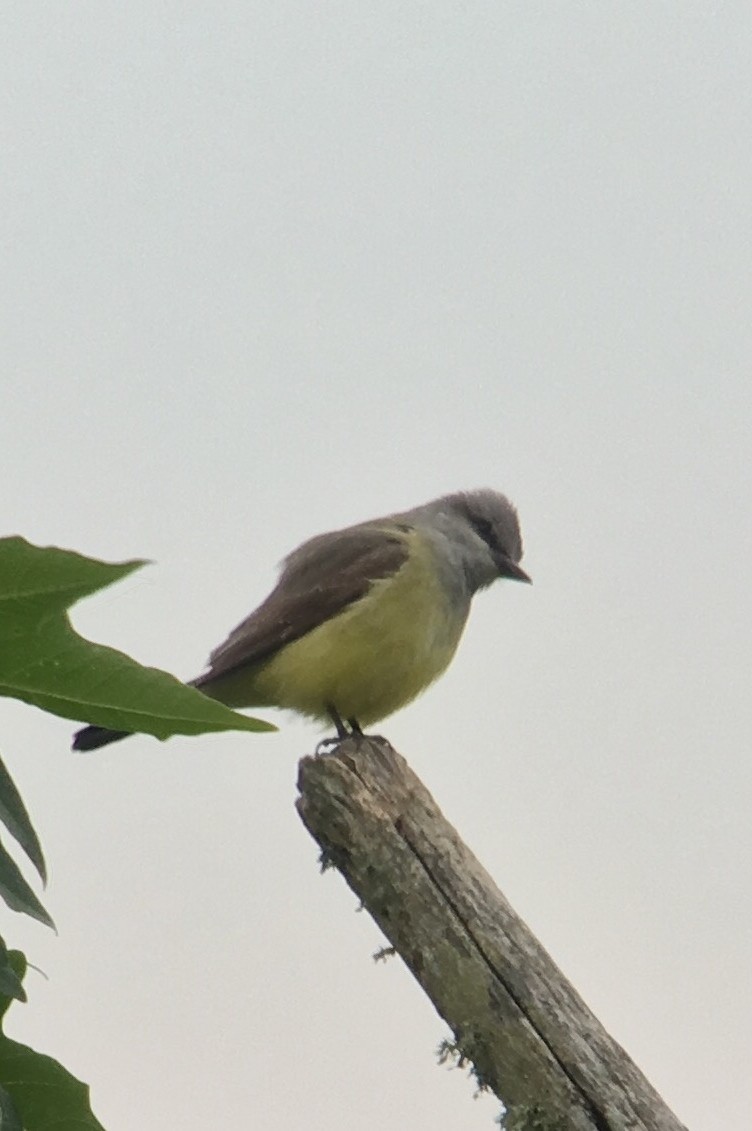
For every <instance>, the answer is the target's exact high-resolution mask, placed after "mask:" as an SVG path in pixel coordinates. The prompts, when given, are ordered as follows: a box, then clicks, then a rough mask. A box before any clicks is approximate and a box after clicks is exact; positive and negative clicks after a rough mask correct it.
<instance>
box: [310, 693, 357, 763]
mask: <svg viewBox="0 0 752 1131" xmlns="http://www.w3.org/2000/svg"><path fill="white" fill-rule="evenodd" d="M326 710H327V714H328V715H329V718H330V719H331V720H332V722H333V723H334V725H335V727H336V728H337V737H336V738H322V739H321V742H319V743H317V745H316V753H317V754H323V753H325V752H326V750H328V749H333V748H334V747H335V746H338V745H339V743H340V742H341V741H342V739H343V738H347V737H348V735H349V733H350V732H349V731H348V729H347V727H346V726H345V724H344V722H343V721H342V716H341V715H340V713H339V711H338V710H337V708H336V707H335V706H334V704H333V703H327V705H326Z"/></svg>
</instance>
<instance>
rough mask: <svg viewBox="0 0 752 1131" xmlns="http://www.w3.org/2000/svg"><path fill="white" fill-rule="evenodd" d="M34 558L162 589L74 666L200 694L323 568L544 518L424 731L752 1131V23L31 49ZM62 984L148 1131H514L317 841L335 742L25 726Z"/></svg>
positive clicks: (5, 708) (82, 1059)
mask: <svg viewBox="0 0 752 1131" xmlns="http://www.w3.org/2000/svg"><path fill="white" fill-rule="evenodd" d="M0 25H1V26H0V54H1V55H2V58H1V59H0V64H1V65H0V74H2V76H3V77H2V84H3V88H4V112H3V115H2V119H3V125H2V131H3V137H2V152H3V161H2V172H1V174H0V176H2V185H3V187H2V220H1V221H0V223H1V224H2V232H3V270H2V279H1V281H0V285H1V286H2V288H3V291H4V294H3V296H2V302H1V303H0V311H1V312H2V313H1V314H0V317H2V321H3V327H2V340H3V354H4V363H3V378H2V380H3V387H4V394H5V395H4V397H3V411H2V416H1V418H0V452H1V453H2V455H1V456H0V458H2V463H3V468H4V474H3V482H4V485H5V489H4V491H3V506H2V510H3V526H4V528H5V531H6V532H7V533H23V534H25V535H26V536H27V537H28V538H30V539H31V540H33V541H36V542H39V543H41V544H48V543H52V544H57V545H62V546H67V547H70V548H74V549H78V550H81V551H83V552H87V553H90V554H93V555H96V556H100V557H103V558H105V559H109V560H120V559H123V558H130V557H141V556H143V557H149V558H152V559H154V560H155V562H156V565H154V566H153V567H151V568H149V569H148V570H144V571H142V572H141V573H139V574H138V575H136V576H134V577H133V578H131V579H129V580H127V581H126V582H124V583H123V584H121V585H120V586H118V587H117V588H116V589H113V590H111V591H110V592H107V593H105V594H104V595H102V596H101V597H99V598H97V599H95V600H91V601H89V602H87V603H86V604H85V605H84V606H81V607H80V609H79V610H78V611H77V613H76V618H75V619H76V623H77V625H78V627H79V628H80V629H81V630H82V631H83V632H85V633H86V634H88V635H90V636H92V637H93V638H96V639H99V640H102V641H105V642H107V643H111V644H113V645H115V646H118V647H121V648H124V649H125V650H127V651H129V652H131V653H132V654H133V655H135V656H136V657H137V658H138V659H140V660H142V661H144V662H148V663H153V664H157V665H159V666H162V667H164V668H167V669H168V670H170V671H174V672H175V673H176V674H178V675H180V676H183V677H186V678H187V677H190V676H192V675H195V674H196V673H197V672H198V671H200V670H201V668H202V665H203V663H204V660H205V657H206V655H207V653H208V652H209V650H210V649H211V648H212V647H213V646H214V645H215V644H216V643H218V642H219V641H220V640H221V639H222V638H223V637H224V635H225V634H226V632H227V631H228V630H229V629H230V628H231V627H232V626H233V625H234V624H235V623H236V622H237V621H238V620H240V619H241V618H242V617H243V616H244V615H245V614H246V613H247V612H248V611H249V610H250V609H251V608H252V607H253V606H254V605H255V604H256V603H258V601H259V600H261V599H262V598H263V597H264V596H265V594H266V592H267V590H268V588H269V586H270V585H271V583H272V581H273V578H274V565H275V562H277V561H278V560H279V559H280V558H281V557H282V555H283V554H284V553H285V552H286V551H287V550H289V549H290V548H291V547H292V546H294V545H295V544H297V543H298V542H300V541H301V540H302V539H303V538H304V537H307V536H309V535H311V534H313V533H316V532H319V531H321V530H325V529H331V528H334V527H337V526H341V525H345V524H347V523H350V522H352V521H356V520H360V519H363V518H368V517H372V516H375V515H378V514H380V513H385V512H388V511H390V510H393V509H396V508H402V507H407V506H411V505H413V504H415V503H419V502H422V501H424V500H426V499H428V498H431V497H432V496H434V495H437V494H440V493H441V492H444V491H447V490H452V489H456V488H467V487H475V486H493V487H496V488H499V489H501V490H503V491H505V492H507V493H508V494H509V495H510V497H511V498H512V499H513V500H514V501H515V502H516V503H517V505H518V507H519V509H520V514H521V519H522V524H523V531H524V534H525V540H526V557H525V566H526V568H527V569H529V571H530V572H531V574H532V575H533V577H534V580H535V584H534V586H533V587H532V588H531V589H529V588H527V587H523V586H514V585H506V586H503V585H499V586H496V587H494V588H493V589H491V590H490V591H489V592H487V593H484V594H483V595H481V597H480V598H478V600H477V601H476V604H475V608H474V612H473V615H472V618H471V622H470V624H469V627H468V629H467V632H466V634H465V638H464V640H463V642H462V645H461V648H460V652H459V654H458V656H457V659H456V660H455V663H454V665H453V667H452V668H451V670H450V672H449V673H448V674H447V675H446V677H445V678H444V679H443V680H442V681H441V683H439V684H438V685H437V686H436V687H435V688H433V689H432V690H431V691H430V692H428V693H427V694H426V695H425V697H424V698H422V699H421V700H420V701H418V702H417V703H416V704H414V705H412V706H411V707H409V708H408V709H407V710H405V711H404V712H402V713H401V714H399V715H397V716H395V717H394V718H393V719H392V720H390V721H389V722H388V723H387V724H385V725H383V726H382V727H381V728H380V729H382V730H383V731H385V733H386V734H387V735H388V737H389V738H390V739H391V741H392V742H393V743H394V745H395V746H396V747H397V748H398V749H400V750H401V751H402V752H403V753H404V754H405V755H406V757H407V758H408V760H409V761H410V763H411V764H412V766H413V767H414V768H415V769H416V771H417V772H418V774H419V775H420V776H421V777H422V778H423V779H424V781H425V782H426V784H427V785H428V787H429V788H430V789H431V791H432V792H433V793H434V795H435V797H436V799H437V801H438V802H439V804H440V805H441V806H442V808H443V809H444V811H445V813H446V814H447V816H448V817H449V818H450V819H451V820H453V821H454V822H455V823H456V825H457V827H458V829H459V831H460V833H461V834H462V836H463V837H464V838H465V839H466V841H467V842H468V843H469V844H470V845H471V847H472V848H473V849H474V850H475V851H476V852H477V853H478V855H479V857H480V859H481V860H482V861H483V863H484V864H485V866H486V867H487V868H489V870H490V871H491V872H492V874H493V875H494V876H495V878H496V879H497V881H498V883H499V885H500V886H501V888H502V889H503V890H504V891H505V893H506V894H507V895H508V897H509V898H510V899H511V901H512V903H513V904H514V906H515V907H516V909H517V910H518V911H519V912H520V913H521V914H522V915H523V916H524V918H525V919H526V920H527V921H528V923H529V924H530V926H531V927H532V929H533V930H534V931H535V933H536V934H537V935H538V937H539V938H540V940H541V941H542V943H543V944H544V945H545V946H546V948H547V949H548V950H549V951H550V953H551V954H552V955H553V957H554V958H555V960H556V961H557V962H558V963H559V965H560V966H561V967H562V968H563V970H564V972H565V973H566V974H567V975H568V977H570V978H571V980H572V981H573V982H574V984H575V986H576V987H577V988H578V990H579V991H580V992H581V993H582V995H583V996H584V997H585V999H586V1001H587V1002H588V1003H589V1005H590V1006H591V1007H592V1008H593V1010H594V1011H595V1013H596V1014H597V1015H598V1017H599V1018H600V1020H601V1021H602V1022H603V1024H604V1025H605V1026H606V1027H607V1029H608V1030H609V1031H610V1032H611V1033H612V1035H613V1036H614V1037H615V1038H616V1039H617V1040H618V1041H619V1042H620V1043H621V1044H623V1045H624V1047H625V1048H626V1049H627V1050H628V1051H629V1053H630V1054H631V1055H632V1056H633V1057H634V1059H635V1060H636V1061H637V1062H638V1064H639V1065H640V1066H641V1068H642V1069H643V1070H644V1071H645V1072H646V1074H647V1075H648V1077H649V1079H650V1080H651V1081H652V1083H653V1084H654V1085H655V1086H656V1087H657V1088H658V1089H659V1090H660V1091H661V1093H662V1094H663V1095H664V1097H665V1099H666V1101H667V1102H668V1103H669V1104H670V1105H671V1106H672V1107H673V1109H674V1110H675V1111H676V1113H677V1115H678V1116H679V1117H680V1118H681V1119H683V1120H684V1121H685V1122H686V1123H687V1124H688V1125H689V1126H690V1127H691V1128H692V1131H716V1129H717V1128H719V1127H723V1128H724V1131H747V1129H748V1127H749V1111H750V1106H751V1105H752V1074H750V1071H749V1065H750V1061H751V1060H752V1046H751V1043H750V1032H749V1017H750V1014H752V980H751V979H750V976H749V971H750V966H751V964H752V907H751V906H750V890H752V832H751V831H750V819H749V809H750V805H749V797H750V789H751V788H752V769H751V768H750V756H749V754H750V752H749V746H750V731H751V729H752V717H751V714H752V713H751V711H750V695H749V683H750V666H751V665H750V661H751V660H752V654H751V653H752V646H751V644H750V640H751V638H752V633H751V632H750V612H751V611H752V600H751V598H750V588H749V569H750V556H751V551H752V522H751V521H750V508H749V449H750V416H751V412H750V410H751V408H752V385H751V381H750V377H751V367H752V329H751V328H750V327H751V324H750V317H749V292H750V262H751V255H752V246H751V239H750V237H751V236H752V220H751V216H752V209H750V174H751V173H752V159H751V158H750V111H751V109H752V105H751V103H752V67H751V66H750V56H751V53H752V9H750V7H749V5H748V4H742V3H733V2H732V3H727V4H723V5H708V4H707V3H702V4H700V3H694V2H687V3H683V4H662V3H655V2H654V0H653V2H651V3H647V2H635V3H631V4H628V5H625V4H621V3H610V2H603V0H601V2H599V3H586V2H578V3H577V2H573V0H562V2H560V3H556V4H541V3H536V2H531V0H527V2H525V3H514V4H512V3H498V2H495V3H469V4H468V3H463V4H459V3H449V2H446V0H435V2H434V3H431V4H428V3H415V2H409V0H408V2H405V0H400V2H399V3H390V2H384V0H382V2H381V3H378V4H364V3H363V4H361V3H349V4H345V3H341V2H339V3H326V4H316V5H314V4H299V3H298V4H292V3H286V2H284V0H274V3H267V2H264V3H247V2H244V3H239V2H235V3H232V2H230V3H226V4H223V5H220V6H217V5H214V4H198V3H194V2H188V3H183V4H175V3H163V4H159V5H155V4H153V3H148V4H147V3H142V2H140V0H134V2H133V3H131V4H128V5H122V4H112V3H108V2H104V0H97V2H96V3H93V2H88V3H71V4H65V5H51V4H46V5H29V4H25V3H24V4H19V3H12V2H11V3H10V4H6V5H5V6H4V8H3V11H2V14H0ZM0 706H1V709H2V718H3V726H2V751H3V756H4V757H6V758H7V761H8V764H9V766H10V767H11V769H12V772H13V773H14V774H15V776H16V779H17V781H18V784H19V787H20V788H21V790H22V792H23V794H24V796H25V798H26V800H27V802H28V804H29V807H30V809H31V812H32V815H33V818H34V820H35V822H36V824H37V827H38V829H39V831H40V834H41V836H42V840H43V844H44V846H45V849H46V851H47V854H48V857H49V861H50V866H51V883H50V886H49V889H48V892H47V897H46V902H47V905H48V907H49V909H50V911H51V913H52V914H53V915H54V917H55V919H56V921H57V924H58V927H59V932H60V934H59V937H58V938H53V937H52V936H51V934H50V933H49V932H45V931H44V929H43V928H41V927H37V926H36V925H34V924H29V925H28V926H27V925H26V924H24V923H23V922H22V921H21V920H20V918H19V917H16V916H12V915H11V913H7V915H6V916H4V923H3V926H2V933H3V934H4V935H5V936H6V938H7V939H8V940H9V941H10V942H11V943H15V944H17V945H22V946H24V947H25V949H26V950H27V952H28V954H29V956H30V959H31V960H32V961H33V962H35V963H36V964H37V965H39V966H41V967H43V968H44V970H45V971H46V972H47V974H48V975H49V981H48V982H45V981H43V980H42V979H41V978H39V977H36V976H34V975H33V974H31V975H30V976H29V989H30V991H31V998H32V1000H31V1004H30V1005H29V1006H28V1007H26V1008H14V1010H13V1011H12V1020H11V1021H10V1023H9V1030H10V1032H11V1035H13V1036H17V1037H18V1038H19V1039H23V1040H26V1041H28V1042H29V1043H32V1044H34V1045H35V1046H37V1047H40V1048H41V1049H43V1050H44V1051H47V1052H49V1053H51V1054H53V1055H55V1056H57V1057H59V1059H60V1060H62V1061H63V1063H65V1064H66V1065H67V1066H68V1067H69V1068H70V1069H71V1070H73V1071H74V1072H76V1073H77V1074H78V1075H79V1076H81V1077H82V1078H83V1079H85V1080H87V1081H89V1082H90V1083H91V1086H92V1100H93V1105H94V1110H95V1111H96V1113H97V1114H98V1116H99V1118H100V1119H101V1120H102V1122H103V1123H104V1124H105V1126H106V1127H107V1128H108V1131H118V1129H123V1131H125V1129H130V1128H132V1127H133V1126H134V1109H137V1110H138V1113H139V1114H138V1122H139V1126H140V1127H144V1128H148V1129H151V1128H154V1129H155V1131H157V1129H160V1131H161V1129H163V1128H165V1127H181V1128H184V1129H185V1131H193V1129H198V1128H203V1127H206V1126H214V1125H216V1124H217V1123H220V1124H221V1126H222V1127H223V1128H224V1129H225V1131H246V1129H247V1128H248V1127H251V1126H263V1127H264V1128H267V1129H269V1131H287V1129H288V1128H292V1127H299V1126H301V1124H303V1123H304V1124H305V1126H306V1127H307V1128H308V1129H309V1131H324V1129H328V1128H331V1127H332V1126H337V1127H339V1126H344V1125H346V1123H347V1122H353V1121H356V1120H357V1123H358V1126H359V1127H360V1128H361V1129H362V1131H370V1129H376V1128H378V1129H379V1131H384V1129H386V1128H400V1129H401V1128H404V1127H410V1128H413V1129H415V1131H423V1129H425V1131H428V1129H429V1128H430V1129H431V1131H454V1129H455V1128H456V1127H458V1126H462V1127H465V1128H468V1129H473V1128H477V1129H481V1128H490V1127H492V1126H493V1124H492V1119H493V1117H494V1115H495V1114H496V1111H497V1106H496V1105H495V1104H494V1102H493V1101H491V1100H486V1099H484V1100H480V1101H477V1102H475V1103H473V1101H472V1099H471V1095H472V1087H471V1085H470V1084H469V1083H468V1082H467V1081H466V1080H464V1079H463V1078H462V1076H461V1074H460V1073H458V1072H454V1073H452V1072H448V1071H447V1070H446V1069H442V1068H438V1067H436V1065H435V1058H434V1050H435V1046H436V1045H437V1043H438V1042H439V1040H440V1039H441V1038H442V1037H443V1036H444V1035H445V1030H444V1028H443V1026H442V1024H441V1022H440V1021H439V1019H438V1018H437V1017H436V1016H435V1014H434V1013H433V1011H432V1008H431V1006H430V1004H429V1003H428V1002H427V1001H426V1000H424V999H423V998H422V995H421V992H420V990H419V989H418V988H417V986H416V985H415V984H413V982H412V980H411V978H410V977H409V975H408V974H407V973H406V972H405V970H404V969H402V968H401V966H400V964H399V963H398V962H396V961H393V962H390V963H388V964H386V965H374V963H373V962H372V961H371V958H370V955H371V953H372V952H373V951H374V950H376V949H377V948H378V946H379V945H381V942H382V938H381V936H380V935H379V932H378V931H377V930H376V928H375V927H374V926H373V924H372V923H371V922H370V920H369V919H368V918H367V916H366V915H365V914H356V905H355V900H354V898H353V897H352V896H351V895H350V893H349V892H348V891H347V889H346V888H345V886H344V883H343V882H342V881H341V879H340V878H339V877H337V876H335V875H334V874H331V873H330V874H327V875H326V876H324V877H320V876H319V874H318V870H317V865H316V855H317V854H316V848H315V846H314V844H313V842H312V841H311V840H310V839H309V838H308V836H307V834H306V833H305V831H304V830H303V828H302V826H301V825H300V822H299V821H298V818H297V816H296V814H295V812H294V809H293V801H294V798H295V775H296V763H297V758H298V757H299V756H300V755H301V754H303V753H305V752H307V751H310V750H311V749H312V746H313V744H314V743H315V741H316V740H317V738H318V734H317V732H316V731H315V730H314V729H312V728H311V727H309V726H307V725H305V724H302V723H297V722H295V721H294V720H288V719H285V718H284V717H281V718H279V719H278V720H277V721H280V722H282V723H283V724H284V725H283V729H282V730H281V732H280V733H279V734H278V735H269V736H259V737H255V736H251V737H248V736H241V735H228V736H222V737H207V738H204V739H198V740H187V739H185V740H181V739H175V740H172V741H170V742H169V743H168V744H166V745H164V746H162V745H160V744H158V743H155V742H154V741H153V740H148V739H145V738H143V739H137V740H133V741H131V742H129V743H128V744H127V745H121V746H113V747H112V748H110V749H108V750H105V751H102V752H101V753H98V754H95V755H89V756H86V757H84V756H80V755H79V756H75V755H73V754H71V753H69V752H68V745H69V736H70V732H71V730H72V727H71V726H69V725H68V724H67V723H65V722H64V721H63V720H56V719H53V718H49V717H45V716H44V715H43V714H41V713H38V712H35V711H33V710H31V709H26V708H22V707H21V706H19V705H16V704H11V703H9V702H7V701H3V702H2V704H0Z"/></svg>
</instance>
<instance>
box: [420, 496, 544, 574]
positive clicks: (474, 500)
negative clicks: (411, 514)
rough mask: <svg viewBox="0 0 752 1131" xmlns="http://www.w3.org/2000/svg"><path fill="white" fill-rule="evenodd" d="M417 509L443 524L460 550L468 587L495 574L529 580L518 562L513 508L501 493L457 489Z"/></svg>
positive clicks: (517, 530)
mask: <svg viewBox="0 0 752 1131" xmlns="http://www.w3.org/2000/svg"><path fill="white" fill-rule="evenodd" d="M421 509H423V510H424V511H425V512H428V513H429V514H430V515H431V518H432V519H433V521H434V522H436V521H438V523H439V524H441V525H443V526H444V527H445V531H446V534H447V535H449V536H450V537H451V541H452V543H453V544H454V545H455V547H456V548H457V549H458V550H459V551H460V553H461V557H462V561H463V567H464V571H465V574H466V577H467V582H468V583H469V587H470V589H471V590H476V589H482V588H484V587H485V586H486V585H490V584H491V582H492V581H495V580H496V579H497V578H499V577H510V578H512V579H514V580H515V581H527V582H529V581H530V578H529V577H528V575H527V574H526V573H525V571H524V570H523V569H522V568H521V567H520V565H519V564H518V563H519V561H520V558H521V557H522V535H521V534H520V524H519V520H518V518H517V511H516V510H515V509H514V507H513V506H512V504H511V503H510V502H509V499H507V498H506V496H505V495H502V494H500V493H499V492H498V491H491V490H490V489H486V490H480V491H459V492H457V494H455V495H445V496H444V497H443V498H441V499H436V500H435V501H434V502H432V503H428V504H427V505H426V507H425V508H421ZM458 520H460V521H459V522H458Z"/></svg>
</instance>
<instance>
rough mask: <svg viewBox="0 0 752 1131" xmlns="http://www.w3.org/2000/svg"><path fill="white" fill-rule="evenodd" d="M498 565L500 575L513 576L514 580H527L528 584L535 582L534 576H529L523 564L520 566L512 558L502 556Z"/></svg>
mask: <svg viewBox="0 0 752 1131" xmlns="http://www.w3.org/2000/svg"><path fill="white" fill-rule="evenodd" d="M498 566H499V577H511V579H512V580H513V581H526V582H527V584H528V585H532V584H533V579H532V577H528V575H527V574H526V573H525V571H524V569H523V568H522V566H518V565H517V563H516V562H513V561H512V559H511V558H500V559H499V562H498Z"/></svg>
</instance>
